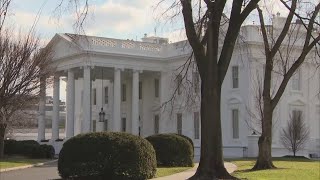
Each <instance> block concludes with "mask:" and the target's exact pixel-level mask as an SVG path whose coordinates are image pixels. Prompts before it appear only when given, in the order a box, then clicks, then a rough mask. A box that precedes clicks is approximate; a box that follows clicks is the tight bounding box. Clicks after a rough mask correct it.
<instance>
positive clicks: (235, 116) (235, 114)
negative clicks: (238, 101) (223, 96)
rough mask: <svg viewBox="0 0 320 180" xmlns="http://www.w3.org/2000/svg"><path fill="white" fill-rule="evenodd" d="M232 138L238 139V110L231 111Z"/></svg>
mask: <svg viewBox="0 0 320 180" xmlns="http://www.w3.org/2000/svg"><path fill="white" fill-rule="evenodd" d="M232 137H233V139H238V138H239V110H238V109H232Z"/></svg>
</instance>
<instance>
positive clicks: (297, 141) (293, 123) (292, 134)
mask: <svg viewBox="0 0 320 180" xmlns="http://www.w3.org/2000/svg"><path fill="white" fill-rule="evenodd" d="M297 112H299V111H297ZM308 139H309V127H308V126H307V125H306V123H305V120H304V119H303V117H302V113H294V114H292V115H291V116H290V120H289V121H288V122H287V126H286V127H285V128H282V132H281V143H282V145H283V146H284V147H285V148H287V149H288V150H289V151H291V152H292V153H293V156H294V157H295V156H296V153H297V152H298V151H300V150H302V149H303V148H304V145H305V143H306V142H307V141H308Z"/></svg>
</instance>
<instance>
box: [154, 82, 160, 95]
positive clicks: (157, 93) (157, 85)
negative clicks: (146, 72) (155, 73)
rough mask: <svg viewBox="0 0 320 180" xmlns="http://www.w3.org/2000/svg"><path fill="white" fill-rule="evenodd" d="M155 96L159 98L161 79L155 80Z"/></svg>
mask: <svg viewBox="0 0 320 180" xmlns="http://www.w3.org/2000/svg"><path fill="white" fill-rule="evenodd" d="M154 96H155V97H156V98H157V97H159V79H155V80H154Z"/></svg>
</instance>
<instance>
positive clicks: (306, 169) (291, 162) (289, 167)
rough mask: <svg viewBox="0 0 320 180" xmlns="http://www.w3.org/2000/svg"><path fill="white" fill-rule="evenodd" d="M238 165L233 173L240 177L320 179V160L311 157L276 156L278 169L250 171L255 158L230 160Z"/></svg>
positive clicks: (263, 179)
mask: <svg viewBox="0 0 320 180" xmlns="http://www.w3.org/2000/svg"><path fill="white" fill-rule="evenodd" d="M230 162H232V163H234V164H236V165H237V166H238V169H237V171H235V172H234V173H232V175H234V176H236V177H238V178H240V179H249V180H251V179H254V180H265V179H268V180H269V179H277V180H278V179H284V180H286V179H288V180H294V179H297V180H298V179H304V180H313V179H315V180H318V179H320V161H313V160H309V159H293V158H274V159H273V163H274V165H275V166H276V167H277V169H271V170H260V171H250V169H251V168H252V167H253V166H254V164H255V159H239V160H230Z"/></svg>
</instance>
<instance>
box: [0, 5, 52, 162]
mask: <svg viewBox="0 0 320 180" xmlns="http://www.w3.org/2000/svg"><path fill="white" fill-rule="evenodd" d="M10 2H11V1H10V0H1V1H0V20H1V24H0V158H1V157H3V149H4V143H3V142H4V136H5V132H6V128H7V127H8V126H11V125H12V124H18V123H17V122H14V121H15V120H17V119H16V118H11V117H12V116H13V115H14V114H15V113H16V112H17V111H18V110H21V109H23V108H25V107H26V106H27V105H30V103H32V102H34V100H35V99H36V98H37V97H38V94H39V89H40V88H39V86H40V78H43V77H48V76H49V75H50V74H51V71H52V69H53V68H49V63H50V56H51V49H50V47H46V48H43V49H41V48H40V42H39V38H38V37H36V36H35V35H34V27H35V26H34V25H33V26H32V28H31V30H30V31H29V33H27V34H26V35H22V34H19V33H18V34H16V33H15V32H14V31H13V29H10V28H7V27H5V19H6V16H7V13H8V12H7V10H8V8H9V6H10ZM19 121H23V119H19Z"/></svg>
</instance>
